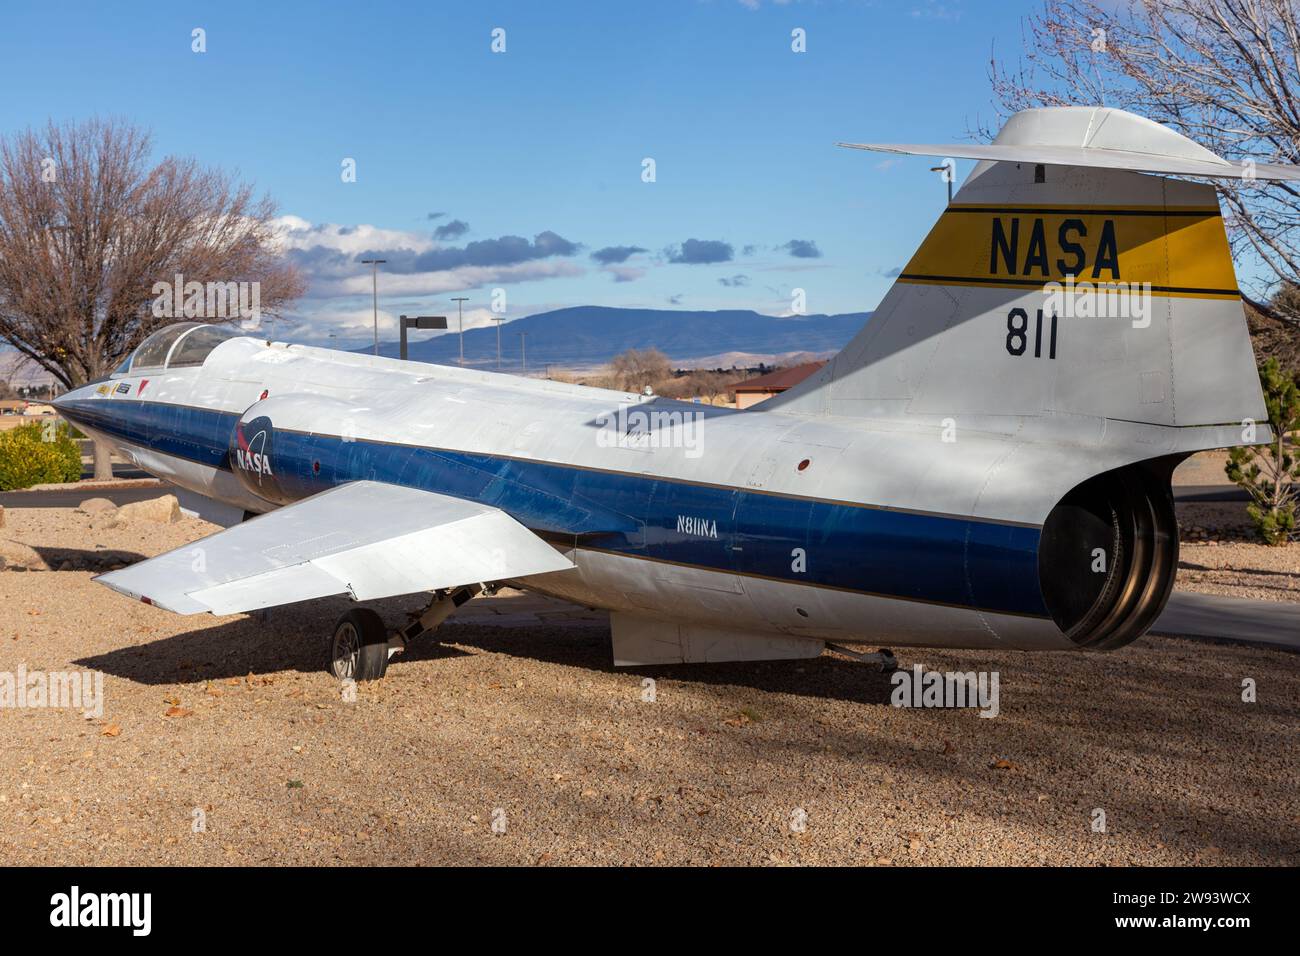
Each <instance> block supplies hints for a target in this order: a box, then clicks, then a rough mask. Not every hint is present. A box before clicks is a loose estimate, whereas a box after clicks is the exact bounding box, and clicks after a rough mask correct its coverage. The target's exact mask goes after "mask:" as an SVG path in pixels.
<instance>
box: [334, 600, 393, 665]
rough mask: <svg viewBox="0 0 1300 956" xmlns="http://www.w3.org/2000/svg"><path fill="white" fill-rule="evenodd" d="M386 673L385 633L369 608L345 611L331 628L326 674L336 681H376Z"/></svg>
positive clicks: (378, 617) (386, 636)
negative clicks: (335, 678)
mask: <svg viewBox="0 0 1300 956" xmlns="http://www.w3.org/2000/svg"><path fill="white" fill-rule="evenodd" d="M387 670H388V630H387V629H386V628H385V627H384V619H383V618H381V617H380V616H379V615H378V614H376V613H375V612H374V611H372V610H370V608H366V607H357V608H353V609H352V610H350V611H348V612H347V613H346V614H344V615H343V616H342V617H341V618H339V619H338V623H336V624H335V625H334V634H333V636H332V637H331V638H330V663H329V671H330V673H331V674H333V675H334V676H335V677H337V678H338V679H339V680H347V679H348V678H351V679H352V680H358V681H361V680H379V678H381V677H383V676H384V673H385V672H386V671H387Z"/></svg>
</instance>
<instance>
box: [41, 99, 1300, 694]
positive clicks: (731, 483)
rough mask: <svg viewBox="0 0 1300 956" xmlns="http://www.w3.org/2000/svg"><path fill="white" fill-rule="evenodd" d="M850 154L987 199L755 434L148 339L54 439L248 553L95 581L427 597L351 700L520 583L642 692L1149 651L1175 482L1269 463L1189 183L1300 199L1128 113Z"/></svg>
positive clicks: (336, 364)
mask: <svg viewBox="0 0 1300 956" xmlns="http://www.w3.org/2000/svg"><path fill="white" fill-rule="evenodd" d="M843 145H851V144H843ZM857 148H862V149H873V150H886V151H893V152H901V153H915V154H923V155H938V156H945V157H969V158H972V159H976V160H979V163H978V164H977V165H976V166H975V168H974V170H973V171H972V173H971V174H970V175H969V177H968V178H967V179H966V180H965V182H964V183H963V184H962V185H961V188H960V189H959V190H958V191H957V192H956V195H955V196H953V197H952V200H951V202H950V203H949V205H948V206H947V207H946V208H945V209H944V210H943V212H942V214H941V215H940V216H939V219H938V222H937V223H936V224H935V226H934V227H933V229H932V230H931V231H930V233H929V235H928V236H926V238H925V240H924V241H923V242H922V244H921V246H920V248H919V249H918V250H917V251H916V253H915V255H914V256H913V257H912V259H911V261H910V262H909V263H908V264H907V266H906V268H905V269H903V271H902V273H901V275H899V276H898V278H897V281H896V282H895V284H894V286H893V287H892V288H891V289H890V291H889V292H888V294H887V295H886V296H885V298H884V299H883V300H882V301H881V303H880V305H879V307H878V308H877V309H876V311H875V312H874V314H873V315H872V316H871V318H870V319H869V321H868V322H867V323H866V325H865V327H864V328H863V329H862V330H861V331H860V332H859V333H858V334H857V335H856V337H855V338H854V339H853V340H852V341H851V342H850V343H849V344H848V346H847V347H846V348H845V349H844V350H843V351H842V352H840V353H839V354H838V355H837V356H836V357H835V358H834V359H833V360H832V361H831V362H830V363H828V364H827V365H826V366H825V368H824V369H822V370H821V371H820V372H819V373H818V374H816V375H815V376H813V377H811V378H809V379H807V380H805V381H804V382H803V383H802V384H800V385H798V386H796V387H795V388H792V389H790V390H789V391H787V392H785V393H783V394H781V395H779V396H777V397H774V398H772V399H770V400H768V401H766V402H764V403H763V404H761V405H759V406H757V407H754V408H750V409H746V410H744V411H738V410H733V409H725V408H714V407H708V406H701V405H697V404H691V403H682V402H673V401H666V400H664V399H661V398H658V397H655V396H653V395H638V394H625V393H622V392H616V391H606V390H602V389H595V388H585V387H581V386H576V385H567V384H561V383H558V382H552V381H542V380H536V379H530V378H523V377H517V376H512V375H505V374H497V373H492V372H485V371H478V370H473V369H467V368H459V367H444V366H437V365H428V364H423V363H419V362H405V361H400V360H395V359H389V358H380V357H372V356H369V355H357V354H350V353H344V352H339V351H334V350H329V349H321V348H311V347H307V346H303V345H291V344H286V343H284V342H273V341H265V340H262V339H259V338H257V337H255V336H253V335H244V334H240V331H239V330H238V329H233V328H230V327H225V326H213V325H201V324H197V323H183V324H179V325H175V326H171V327H169V328H165V329H163V330H161V331H159V332H156V333H155V334H153V335H152V336H151V337H149V338H148V339H146V340H145V341H144V342H143V344H141V345H140V346H139V348H137V349H136V350H135V352H134V353H133V355H132V356H131V357H130V358H129V359H128V360H127V361H126V362H124V363H123V364H122V366H121V367H120V368H119V369H118V370H117V371H116V372H115V373H114V374H113V375H112V376H111V377H110V378H109V379H107V380H105V381H102V382H98V383H95V384H91V385H87V386H85V387H84V388H79V389H77V390H75V391H73V392H70V393H69V394H67V395H64V396H63V397H62V398H60V399H59V400H58V402H57V405H58V409H59V412H60V413H61V414H62V415H63V416H65V417H66V418H67V419H69V420H70V421H72V422H74V423H75V424H76V425H77V426H78V427H79V428H81V429H83V430H84V431H85V432H86V433H87V434H89V435H91V436H92V437H94V438H97V439H103V440H104V441H107V442H109V443H111V444H112V445H113V446H114V447H115V448H116V449H117V450H118V452H119V453H120V454H122V455H124V456H125V457H127V458H129V459H130V460H132V461H134V462H136V463H137V464H138V465H139V466H140V467H142V468H144V469H147V470H148V471H149V472H151V473H153V474H155V475H157V476H159V477H160V478H164V479H166V480H167V481H170V482H172V483H174V484H175V485H177V486H179V487H180V488H182V489H186V490H187V491H188V492H191V493H194V494H196V495H199V496H203V499H204V500H205V501H207V502H210V503H211V505H212V509H216V510H211V509H209V510H207V511H204V510H203V509H200V513H203V514H205V515H211V516H212V517H214V518H218V519H220V518H222V516H221V515H220V514H217V511H220V510H222V509H224V510H225V512H226V514H225V516H224V520H223V521H222V523H224V524H229V527H227V528H226V530H223V531H219V532H217V533H216V534H213V535H211V536H209V537H207V538H204V539H202V540H201V541H198V542H196V543H194V544H191V545H186V546H185V547H182V548H179V549H177V550H175V551H172V552H170V553H167V554H163V555H161V556H159V557H156V558H153V559H151V560H147V561H143V562H140V563H138V564H135V565H133V566H131V567H128V568H125V569H122V570H118V571H114V572H111V573H108V574H104V575H101V576H99V577H98V578H97V579H96V580H98V581H99V582H100V583H102V584H105V585H107V586H108V587H110V588H113V589H114V590H117V591H120V592H121V593H123V594H126V595H129V596H131V597H133V598H137V599H139V600H141V601H144V602H146V603H148V604H152V605H154V606H156V607H159V608H164V609H166V610H168V611H174V612H176V613H180V614H196V613H200V612H204V611H206V612H210V613H213V614H233V613H236V612H243V611H255V610H258V609H262V608H268V607H272V606H276V605H283V604H289V603H293V602H298V601H307V600H311V599H315V598H321V597H325V596H328V595H339V594H346V595H349V596H350V597H351V598H352V599H353V600H355V601H357V602H367V601H374V600H376V599H379V598H387V597H391V596H394V595H403V594H416V593H426V592H427V593H428V594H429V595H430V599H429V606H428V609H427V610H426V611H425V612H424V613H423V614H422V615H421V616H420V617H419V619H418V620H417V621H415V622H414V623H413V624H411V625H409V626H407V627H405V628H403V629H401V630H399V631H395V632H392V633H390V632H388V631H387V630H386V628H385V625H384V623H383V621H382V620H381V618H380V617H379V615H378V614H376V613H375V612H374V611H373V610H371V609H369V608H366V607H364V606H361V607H357V608H354V609H352V610H350V611H349V612H348V613H347V614H345V615H343V617H342V618H341V619H340V620H339V622H338V624H337V626H336V628H335V631H334V634H333V639H332V653H331V669H332V671H333V673H334V674H335V675H336V676H338V677H340V678H355V679H358V680H361V679H373V678H378V677H381V676H382V675H383V674H384V672H385V669H386V667H387V665H388V661H389V658H390V657H391V656H392V655H393V654H395V653H397V652H399V651H400V650H401V649H402V648H403V647H404V646H405V645H406V644H407V642H409V641H410V640H412V639H413V638H414V637H416V636H417V635H419V634H420V633H422V632H425V631H428V630H432V629H433V628H434V627H435V626H436V625H437V624H438V623H439V622H440V621H442V620H443V619H445V618H446V617H447V615H448V614H450V613H452V612H453V611H454V610H455V609H456V608H457V607H459V606H461V605H462V604H464V602H465V601H467V600H470V599H472V598H473V597H474V596H475V595H477V594H479V593H481V592H483V591H484V590H492V589H494V588H496V587H498V586H500V585H502V584H506V583H508V584H510V585H512V586H517V587H521V588H526V589H530V590H533V591H537V592H541V593H543V594H548V595H553V596H556V597H559V598H563V599H565V600H568V601H572V602H575V603H578V604H582V605H587V606H591V607H596V608H605V609H608V610H609V612H610V617H611V622H612V628H611V629H612V636H613V657H614V661H615V663H616V664H620V665H636V664H662V663H669V662H694V661H741V660H767V659H791V658H804V657H813V656H816V655H818V654H820V653H821V652H822V651H823V649H824V647H825V646H826V644H827V643H832V644H835V645H836V646H848V647H853V646H861V645H867V646H874V647H879V646H882V645H889V646H902V645H919V646H932V647H936V646H937V647H954V648H999V647H1010V648H1021V649H1030V650H1077V649H1108V648H1116V647H1120V646H1122V645H1124V644H1127V643H1129V642H1130V641H1133V640H1135V639H1136V638H1137V637H1139V636H1140V635H1141V634H1142V633H1143V632H1144V631H1145V630H1146V629H1147V628H1148V627H1149V626H1150V625H1151V624H1152V622H1153V621H1154V620H1155V618H1156V616H1157V615H1158V614H1159V613H1160V611H1161V609H1162V608H1163V606H1164V604H1165V601H1166V599H1167V598H1168V596H1169V593H1170V590H1171V589H1172V587H1173V583H1174V573H1175V569H1176V567H1177V563H1178V561H1177V558H1178V535H1177V527H1176V520H1175V516H1174V508H1173V503H1172V499H1171V495H1170V475H1171V473H1172V471H1173V469H1174V467H1175V466H1176V465H1177V464H1178V463H1179V462H1180V461H1182V460H1183V459H1184V458H1186V457H1187V456H1188V455H1190V454H1191V453H1193V452H1195V451H1198V450H1201V449H1210V448H1220V447H1224V446H1231V445H1240V444H1245V443H1251V442H1261V443H1262V442H1266V441H1268V440H1269V439H1270V436H1269V430H1268V427H1267V425H1266V424H1263V423H1264V422H1266V421H1267V415H1266V413H1265V408H1264V402H1263V399H1262V396H1261V393H1260V388H1259V382H1258V378H1257V375H1256V371H1255V362H1254V356H1253V354H1252V351H1251V345H1250V339H1249V337H1248V335H1247V331H1246V323H1245V318H1244V316H1243V311H1242V304H1241V298H1240V294H1239V292H1238V289H1237V282H1236V277H1235V275H1234V271H1233V264H1232V259H1231V256H1230V254H1229V248H1228V242H1227V239H1226V236H1225V232H1224V225H1223V220H1222V218H1221V216H1220V211H1219V205H1218V202H1217V199H1216V195H1215V191H1214V189H1213V187H1212V186H1211V185H1208V184H1205V183H1201V182H1193V181H1189V180H1188V179H1187V178H1171V177H1196V178H1201V179H1203V178H1215V177H1244V178H1247V179H1249V178H1251V177H1255V178H1259V179H1269V178H1273V179H1297V178H1300V176H1298V175H1297V172H1296V169H1295V168H1293V167H1279V166H1269V165H1266V164H1252V163H1246V164H1234V163H1229V162H1226V161H1225V160H1223V159H1221V158H1219V157H1218V156H1215V155H1214V154H1213V153H1211V152H1209V151H1208V150H1206V149H1204V148H1202V147H1200V146H1199V145H1197V144H1195V143H1193V142H1192V141H1190V140H1188V139H1187V138H1185V137H1183V136H1181V135H1179V134H1177V133H1175V132H1173V131H1171V130H1168V129H1166V128H1164V127H1161V126H1159V125H1157V124H1155V123H1152V122H1150V121H1148V120H1146V119H1143V118H1140V117H1138V116H1134V115H1132V114H1130V113H1126V112H1122V111H1119V110H1114V109H1103V108H1063V109H1039V110H1027V111H1025V112H1022V113H1018V114H1016V115H1015V116H1013V117H1011V118H1010V119H1009V120H1008V122H1007V123H1006V125H1005V127H1004V128H1003V129H1002V131H1001V133H1000V134H999V135H998V137H997V139H996V141H995V142H994V143H993V144H991V145H982V146H975V145H966V146H929V145H896V146H890V145H857ZM1257 422H1258V423H1260V424H1255V423H1257ZM241 519H242V520H241Z"/></svg>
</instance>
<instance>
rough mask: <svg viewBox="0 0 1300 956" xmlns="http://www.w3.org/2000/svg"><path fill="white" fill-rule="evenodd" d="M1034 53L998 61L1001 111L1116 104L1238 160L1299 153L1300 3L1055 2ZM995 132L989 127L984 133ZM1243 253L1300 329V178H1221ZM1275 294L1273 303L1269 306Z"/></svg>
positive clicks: (1032, 31) (994, 73)
mask: <svg viewBox="0 0 1300 956" xmlns="http://www.w3.org/2000/svg"><path fill="white" fill-rule="evenodd" d="M1025 32H1026V37H1025V50H1026V53H1025V54H1024V58H1023V59H1021V60H1020V61H1019V62H1018V63H1016V64H1015V65H1014V66H1008V65H1007V64H1005V63H1000V62H999V61H998V60H997V59H996V58H994V59H993V61H992V63H991V66H990V78H991V80H992V82H993V90H994V96H995V98H996V101H997V103H998V107H999V110H1000V111H1001V112H1003V113H1004V114H1005V113H1011V112H1015V111H1017V110H1021V109H1025V108H1028V107H1033V106H1066V105H1087V106H1095V105H1105V106H1116V107H1120V108H1122V109H1127V110H1130V111H1132V112H1134V113H1138V114H1140V115H1143V116H1146V117H1148V118H1149V119H1153V120H1155V121H1157V122H1159V123H1163V124H1164V125H1166V126H1169V127H1171V128H1173V129H1175V130H1178V131H1179V132H1181V133H1183V134H1184V135H1186V136H1188V137H1189V138H1191V139H1193V140H1195V141H1197V142H1198V143H1201V144H1202V145H1204V146H1206V147H1208V148H1209V149H1211V150H1213V151H1214V152H1215V153H1217V154H1219V155H1220V156H1223V157H1224V158H1227V159H1233V160H1245V159H1255V160H1257V161H1260V162H1282V163H1296V162H1297V161H1300V99H1298V97H1300V26H1298V25H1297V11H1296V7H1295V5H1294V3H1293V0H1118V2H1117V0H1046V2H1045V3H1044V5H1043V9H1042V12H1041V13H1040V14H1038V15H1036V16H1033V17H1030V18H1028V19H1027V20H1026V21H1025ZM980 132H981V133H983V134H984V135H987V134H988V132H989V130H988V129H981V130H980ZM1216 186H1217V187H1218V189H1219V194H1220V196H1221V197H1222V199H1223V201H1224V206H1225V211H1226V217H1225V219H1226V225H1227V227H1228V234H1229V238H1230V240H1231V242H1232V246H1233V252H1234V254H1236V255H1238V256H1243V255H1248V256H1251V257H1254V258H1255V259H1256V260H1257V261H1258V262H1259V263H1261V264H1262V265H1263V267H1264V269H1263V271H1264V273H1265V275H1264V278H1263V279H1262V280H1261V281H1260V282H1258V283H1256V284H1255V285H1256V288H1255V289H1254V290H1253V291H1254V293H1255V294H1254V296H1250V297H1247V302H1248V303H1250V304H1251V305H1253V306H1255V307H1256V308H1257V309H1259V310H1260V311H1261V312H1264V313H1265V314H1269V315H1273V316H1275V317H1277V318H1278V319H1281V320H1283V321H1286V322H1288V323H1290V324H1291V325H1293V326H1295V325H1300V309H1297V306H1298V305H1300V303H1297V302H1296V299H1295V297H1294V296H1277V295H1274V292H1275V291H1277V290H1279V288H1282V289H1285V288H1286V287H1288V286H1290V287H1294V286H1296V285H1300V242H1298V239H1300V237H1298V236H1297V232H1296V229H1297V226H1300V188H1297V187H1298V186H1300V184H1297V183H1272V182H1268V183H1266V182H1263V181H1256V180H1241V181H1235V180H1220V181H1217V182H1216ZM1261 300H1267V302H1268V304H1264V301H1261Z"/></svg>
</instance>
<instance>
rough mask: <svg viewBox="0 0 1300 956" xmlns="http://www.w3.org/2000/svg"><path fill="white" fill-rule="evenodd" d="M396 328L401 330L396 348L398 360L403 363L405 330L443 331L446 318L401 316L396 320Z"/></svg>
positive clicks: (442, 316) (436, 316)
mask: <svg viewBox="0 0 1300 956" xmlns="http://www.w3.org/2000/svg"><path fill="white" fill-rule="evenodd" d="M397 324H398V327H399V328H400V329H401V344H400V345H399V346H398V353H397V355H398V358H400V359H401V360H402V361H403V362H405V361H406V330H407V329H445V328H446V327H447V317H446V316H445V315H402V316H398V319H397Z"/></svg>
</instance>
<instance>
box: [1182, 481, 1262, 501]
mask: <svg viewBox="0 0 1300 956" xmlns="http://www.w3.org/2000/svg"><path fill="white" fill-rule="evenodd" d="M1249 500H1250V495H1248V494H1246V492H1245V490H1244V489H1242V488H1238V487H1236V486H1235V485H1174V501H1249Z"/></svg>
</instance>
